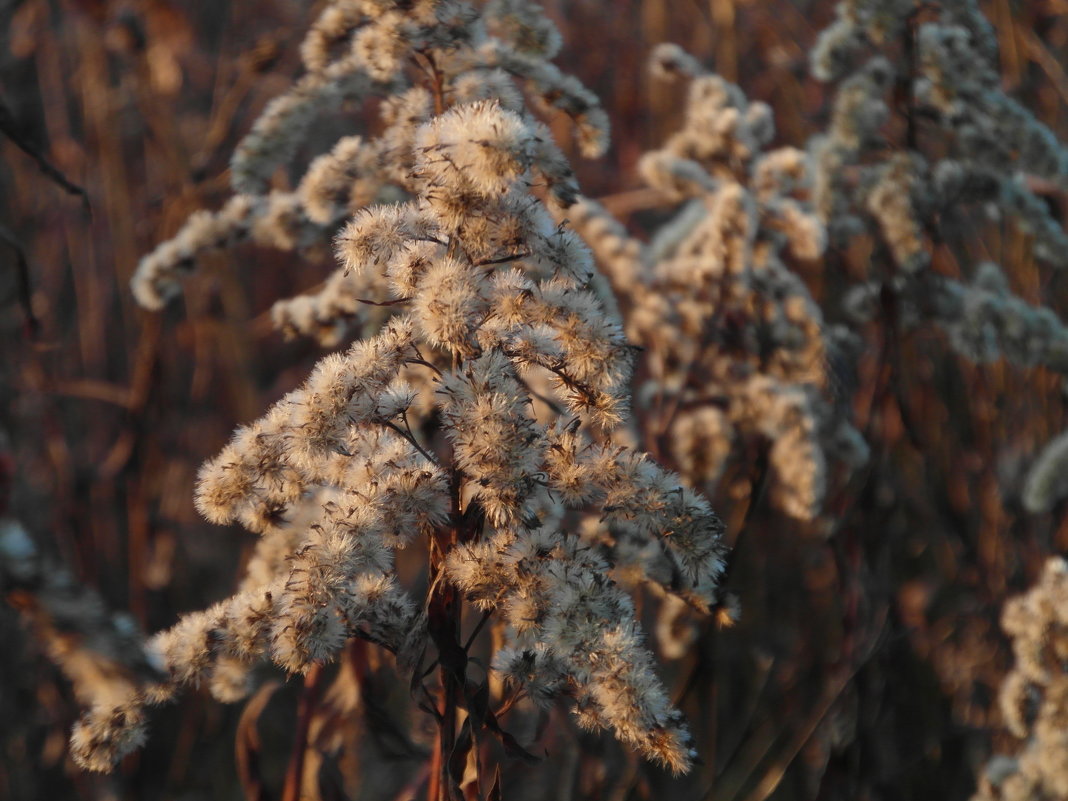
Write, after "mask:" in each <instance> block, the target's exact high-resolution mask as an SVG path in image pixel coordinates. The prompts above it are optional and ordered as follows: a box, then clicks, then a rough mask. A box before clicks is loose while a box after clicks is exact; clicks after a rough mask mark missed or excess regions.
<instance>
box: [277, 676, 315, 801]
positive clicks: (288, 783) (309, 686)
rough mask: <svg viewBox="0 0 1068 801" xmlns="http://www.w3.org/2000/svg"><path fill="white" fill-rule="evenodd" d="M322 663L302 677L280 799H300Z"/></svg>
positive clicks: (285, 800) (295, 800)
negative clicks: (292, 739)
mask: <svg viewBox="0 0 1068 801" xmlns="http://www.w3.org/2000/svg"><path fill="white" fill-rule="evenodd" d="M322 671H323V668H322V665H312V668H311V670H309V671H308V673H307V675H305V677H304V693H303V694H302V695H301V697H300V706H299V707H298V709H297V738H296V740H295V741H294V742H293V751H292V753H291V754H290V756H289V767H287V768H286V779H285V783H284V784H283V785H282V801H300V788H301V785H302V784H303V782H304V757H305V755H306V754H307V752H308V729H309V728H310V726H311V720H312V716H313V715H314V714H315V708H316V707H317V706H318V705H319V696H320V694H321V691H322V688H321V687H320V679H321V678H322Z"/></svg>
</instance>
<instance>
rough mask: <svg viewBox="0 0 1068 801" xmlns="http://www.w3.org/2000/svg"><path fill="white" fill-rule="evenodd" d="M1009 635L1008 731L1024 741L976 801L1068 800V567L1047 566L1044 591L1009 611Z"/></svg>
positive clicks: (1004, 699) (993, 771) (1036, 590)
mask: <svg viewBox="0 0 1068 801" xmlns="http://www.w3.org/2000/svg"><path fill="white" fill-rule="evenodd" d="M1001 625H1002V628H1004V629H1005V633H1006V634H1008V635H1009V636H1010V637H1011V638H1012V652H1013V655H1014V656H1015V662H1016V663H1015V665H1014V666H1013V669H1012V671H1011V672H1010V673H1009V674H1008V675H1007V676H1006V677H1005V682H1004V684H1002V686H1001V698H1000V701H1001V711H1002V715H1003V716H1004V718H1005V723H1006V725H1007V726H1008V728H1009V731H1011V732H1012V734H1013V735H1014V736H1016V737H1019V738H1020V739H1021V740H1023V741H1024V744H1023V747H1022V749H1021V750H1020V752H1019V753H1018V754H1017V755H1016V756H1015V757H1007V756H996V757H994V758H993V759H992V760H991V761H990V762H989V764H988V765H987V768H986V771H985V775H984V776H983V777H982V780H981V782H980V788H979V792H978V793H976V795H975V796H974V799H975V801H995V800H997V801H1024V799H1035V798H1065V797H1066V796H1068V771H1066V770H1065V759H1066V755H1068V669H1066V668H1065V665H1066V664H1068V663H1066V661H1065V660H1066V659H1068V563H1066V562H1065V561H1064V560H1063V559H1061V558H1058V557H1054V558H1051V559H1050V560H1049V561H1047V562H1046V566H1045V568H1044V569H1043V571H1042V576H1041V578H1040V579H1039V581H1038V583H1037V584H1036V585H1035V586H1034V587H1032V588H1031V589H1030V590H1028V592H1027V594H1025V595H1022V596H1020V597H1019V598H1014V599H1013V600H1011V601H1009V602H1008V603H1007V604H1005V611H1004V613H1003V615H1002V619H1001Z"/></svg>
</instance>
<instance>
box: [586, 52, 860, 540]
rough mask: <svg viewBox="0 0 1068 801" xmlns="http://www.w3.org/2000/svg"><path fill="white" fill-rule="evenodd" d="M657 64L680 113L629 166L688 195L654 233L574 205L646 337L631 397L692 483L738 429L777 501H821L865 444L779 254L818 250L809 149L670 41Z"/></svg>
mask: <svg viewBox="0 0 1068 801" xmlns="http://www.w3.org/2000/svg"><path fill="white" fill-rule="evenodd" d="M651 66H652V69H653V72H654V74H655V75H658V76H660V77H663V78H666V79H681V80H685V81H687V82H688V95H687V105H686V113H685V121H684V125H683V128H682V130H680V131H679V132H677V133H675V134H674V135H673V136H672V137H671V138H670V139H669V140H668V141H667V142H666V143H665V146H664V148H663V149H661V150H658V151H654V152H651V153H648V154H646V155H645V156H644V157H643V158H642V160H641V162H640V165H639V168H640V170H641V172H642V175H643V176H644V177H645V179H646V181H647V182H648V183H649V185H650V186H652V187H655V188H656V189H659V190H660V191H661V192H662V193H663V194H664V196H665V197H667V198H670V199H672V200H675V201H681V202H684V205H683V206H682V208H681V209H680V210H679V211H678V212H677V213H676V215H675V217H674V218H673V219H672V220H671V222H670V223H668V224H667V225H665V226H664V227H663V228H661V229H660V230H659V231H657V234H656V237H655V238H654V239H653V240H652V241H651V242H650V243H649V244H644V243H640V242H639V241H638V240H635V239H632V238H630V237H628V235H627V234H626V231H625V230H624V229H623V228H622V227H621V226H619V225H618V223H615V221H614V220H612V219H611V218H610V217H608V216H607V214H606V212H605V211H604V209H602V208H601V207H600V206H599V205H598V204H597V203H596V202H595V201H591V200H583V201H582V202H581V203H579V204H578V205H577V206H576V207H575V208H573V209H571V210H569V215H570V216H571V217H572V219H573V220H574V221H575V225H576V227H577V229H578V230H579V231H580V232H581V233H582V234H583V235H584V236H585V237H586V238H587V240H588V241H589V242H590V243H591V246H592V247H593V250H594V252H595V254H596V255H597V257H598V259H599V260H600V262H601V263H602V264H603V265H604V268H605V270H606V271H607V273H608V275H609V277H610V279H611V281H612V285H613V288H614V289H615V291H616V293H617V295H618V296H619V298H620V301H621V303H622V304H623V305H624V307H625V308H626V309H627V313H626V321H627V333H628V335H629V336H630V337H631V338H632V339H633V340H634V341H635V342H637V343H639V344H641V345H642V346H643V347H644V348H645V350H646V354H645V356H646V361H645V367H646V368H647V370H648V374H649V377H648V380H647V383H646V384H645V385H644V386H643V387H641V388H640V389H639V398H640V399H641V403H642V404H643V405H644V407H645V408H647V409H648V410H649V412H650V415H651V419H652V420H653V422H652V424H651V426H650V428H651V429H652V431H653V432H656V433H657V434H659V435H661V436H662V437H663V439H664V440H665V441H666V442H667V443H668V446H667V447H668V448H669V449H670V451H669V452H670V454H671V457H672V459H673V460H674V463H675V464H677V465H678V466H679V467H680V469H681V470H682V474H683V476H684V477H685V478H686V480H687V481H688V482H689V483H690V484H691V485H693V486H708V487H709V488H710V489H711V488H712V487H713V486H714V485H715V484H716V482H717V481H718V480H719V478H720V477H721V476H722V474H723V472H724V470H725V468H726V466H727V464H728V462H729V460H730V458H731V456H732V453H736V452H737V451H738V450H739V448H740V447H741V446H742V445H743V443H745V442H746V441H751V440H760V441H766V442H768V443H769V445H768V462H769V466H770V467H771V470H772V476H773V482H772V485H771V492H772V499H773V502H774V503H775V505H776V506H777V507H778V508H779V509H780V510H781V511H783V512H784V513H785V514H787V515H789V516H791V517H795V518H798V519H801V520H811V519H813V518H815V517H816V516H817V515H818V514H819V513H820V511H821V508H822V504H823V499H824V493H825V488H826V484H827V471H828V468H827V462H828V456H833V457H835V458H837V459H841V460H844V461H845V462H846V463H847V464H849V465H850V466H851V467H853V468H855V467H857V466H859V464H861V463H863V461H864V459H865V458H866V446H865V445H864V443H863V441H862V439H861V438H860V436H859V434H858V433H857V432H856V431H855V430H854V429H853V428H852V427H851V426H850V425H849V423H848V415H842V414H840V413H839V412H840V410H837V409H835V402H834V396H833V376H829V375H828V363H829V358H828V349H830V348H835V347H837V346H838V341H839V340H842V337H843V332H841V331H838V330H837V329H830V328H829V327H828V326H827V325H826V324H825V323H824V320H823V315H822V312H821V311H820V308H819V307H818V306H817V305H816V304H815V302H814V301H813V299H812V297H811V295H810V294H809V292H808V290H807V288H806V287H805V285H804V283H803V282H802V281H801V279H800V278H799V277H798V276H797V275H796V274H795V273H793V272H792V271H791V270H790V269H789V268H788V266H787V260H788V259H794V260H802V261H812V260H816V259H818V258H820V256H821V255H822V253H823V249H824V246H825V242H826V232H825V224H824V222H823V221H822V220H821V219H820V217H819V216H818V214H817V213H816V211H815V210H814V209H813V208H812V205H811V203H810V201H809V196H810V195H811V192H812V186H811V184H812V174H813V171H814V169H813V162H812V158H811V157H810V156H809V155H808V154H807V153H805V152H804V151H801V150H797V149H795V148H779V149H776V150H766V147H767V145H768V143H769V142H770V141H771V139H772V137H773V135H774V122H773V118H772V113H771V109H770V108H769V107H768V106H767V105H765V104H763V103H750V102H748V100H747V99H746V98H745V96H744V95H743V94H742V92H741V90H740V89H739V88H738V87H737V86H733V85H731V84H729V83H727V82H726V81H724V80H723V79H722V78H720V77H718V76H716V75H712V74H709V73H707V72H706V71H705V70H703V69H702V68H701V67H700V66H699V65H698V64H697V63H696V61H695V60H694V59H693V58H692V57H691V56H689V55H688V54H686V53H685V52H683V51H682V50H681V49H679V48H678V47H676V46H674V45H662V46H660V47H659V48H657V49H656V50H655V52H654V53H653V56H652V64H651Z"/></svg>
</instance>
